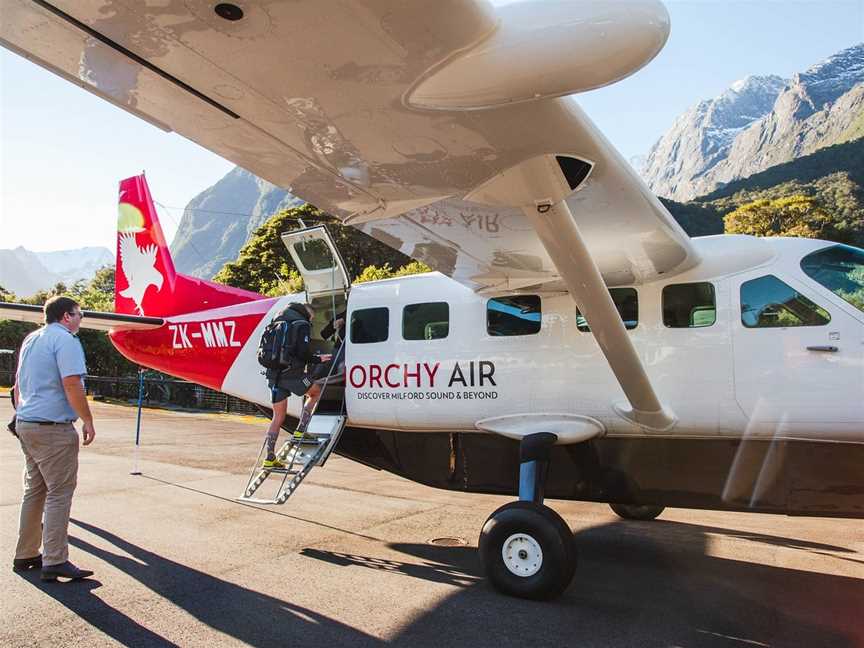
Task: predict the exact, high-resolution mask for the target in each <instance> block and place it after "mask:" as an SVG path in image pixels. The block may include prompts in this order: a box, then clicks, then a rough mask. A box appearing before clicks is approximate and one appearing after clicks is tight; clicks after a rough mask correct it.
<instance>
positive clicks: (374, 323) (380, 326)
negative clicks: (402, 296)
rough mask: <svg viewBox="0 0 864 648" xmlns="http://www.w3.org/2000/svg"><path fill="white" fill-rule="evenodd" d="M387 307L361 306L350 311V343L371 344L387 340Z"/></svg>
mask: <svg viewBox="0 0 864 648" xmlns="http://www.w3.org/2000/svg"><path fill="white" fill-rule="evenodd" d="M389 326H390V309H389V308H362V309H360V310H355V311H354V312H353V313H351V342H352V344H371V343H373V342H384V341H386V340H387V335H388V328H389Z"/></svg>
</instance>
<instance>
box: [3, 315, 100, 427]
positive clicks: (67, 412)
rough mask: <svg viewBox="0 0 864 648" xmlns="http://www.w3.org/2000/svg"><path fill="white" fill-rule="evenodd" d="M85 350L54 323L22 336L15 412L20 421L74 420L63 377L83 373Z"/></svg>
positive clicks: (76, 339)
mask: <svg viewBox="0 0 864 648" xmlns="http://www.w3.org/2000/svg"><path fill="white" fill-rule="evenodd" d="M86 373H87V365H86V364H85V363H84V349H83V348H82V347H81V342H80V341H79V340H78V338H77V337H75V336H74V335H72V333H70V332H69V329H67V328H66V327H65V326H63V325H62V324H58V323H57V322H53V323H52V324H48V325H47V326H43V327H42V328H40V329H37V330H35V331H33V332H32V333H31V334H30V335H28V336H27V337H26V338H25V339H24V343H23V344H22V345H21V353H20V354H19V355H18V378H17V381H16V382H17V384H18V391H19V392H20V394H21V399H20V400H19V401H18V409H17V410H16V412H15V415H16V416H17V418H18V419H19V420H21V421H54V422H61V421H74V420H75V419H77V418H78V415H77V414H76V413H75V410H73V409H72V406H71V405H69V401H68V400H67V399H66V392H65V391H64V390H63V378H66V377H67V376H81V384H82V385H83V384H84V375H85V374H86Z"/></svg>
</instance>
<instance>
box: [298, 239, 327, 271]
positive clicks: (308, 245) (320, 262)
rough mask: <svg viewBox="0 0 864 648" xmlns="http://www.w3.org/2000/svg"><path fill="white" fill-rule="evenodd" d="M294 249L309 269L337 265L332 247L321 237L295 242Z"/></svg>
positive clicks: (322, 268)
mask: <svg viewBox="0 0 864 648" xmlns="http://www.w3.org/2000/svg"><path fill="white" fill-rule="evenodd" d="M294 251H295V252H296V253H297V257H298V258H299V259H300V263H302V264H303V267H304V268H306V269H307V270H326V269H327V268H332V267H333V266H335V265H336V261H335V260H334V259H333V255H332V254H331V253H330V247H329V246H328V245H327V244H326V243H325V242H324V241H322V240H321V239H313V240H311V241H304V242H302V243H295V244H294ZM301 270H302V268H301Z"/></svg>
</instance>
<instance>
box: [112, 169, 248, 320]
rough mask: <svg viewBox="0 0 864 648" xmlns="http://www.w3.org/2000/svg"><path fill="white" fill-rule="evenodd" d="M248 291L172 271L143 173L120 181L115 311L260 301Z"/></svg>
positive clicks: (156, 312)
mask: <svg viewBox="0 0 864 648" xmlns="http://www.w3.org/2000/svg"><path fill="white" fill-rule="evenodd" d="M262 298H263V296H262V295H259V294H257V293H253V292H249V291H248V290H240V289H239V288H231V287H229V286H223V285H221V284H217V283H213V282H212V281H206V280H204V279H196V278H194V277H188V276H186V275H182V274H177V272H176V271H175V270H174V261H172V260H171V252H170V251H169V249H168V244H167V242H166V241H165V235H164V234H163V233H162V227H161V226H160V225H159V218H158V216H157V215H156V208H155V207H154V206H153V198H152V197H151V196H150V189H149V188H148V187H147V180H146V179H145V178H144V176H143V175H140V176H134V177H132V178H127V179H126V180H122V181H121V182H120V204H119V208H118V219H117V272H116V273H115V283H114V309H115V310H116V312H118V313H135V314H138V315H152V316H165V315H179V314H181V313H191V312H194V311H200V310H208V309H211V308H219V307H221V306H230V305H231V304H239V303H241V302H248V301H253V300H256V299H262Z"/></svg>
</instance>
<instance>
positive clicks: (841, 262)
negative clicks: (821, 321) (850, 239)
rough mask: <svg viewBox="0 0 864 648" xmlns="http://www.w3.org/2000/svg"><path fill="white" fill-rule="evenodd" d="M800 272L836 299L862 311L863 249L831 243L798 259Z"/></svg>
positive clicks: (863, 301)
mask: <svg viewBox="0 0 864 648" xmlns="http://www.w3.org/2000/svg"><path fill="white" fill-rule="evenodd" d="M801 269H802V270H803V271H804V273H805V274H806V275H807V276H808V277H810V278H811V279H813V280H814V281H817V282H819V283H820V284H822V285H823V286H825V287H826V288H827V289H828V290H830V291H831V292H833V293H834V294H835V295H837V296H838V297H840V299H845V300H846V301H847V302H849V303H850V304H852V305H853V306H854V307H855V308H857V309H858V310H860V311H864V250H861V249H859V248H854V247H852V246H851V245H835V246H833V247H829V248H824V249H822V250H818V251H816V252H813V253H812V254H808V255H807V256H805V257H804V258H803V259H801Z"/></svg>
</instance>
